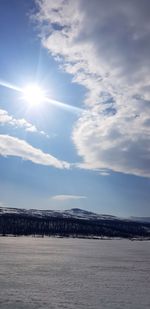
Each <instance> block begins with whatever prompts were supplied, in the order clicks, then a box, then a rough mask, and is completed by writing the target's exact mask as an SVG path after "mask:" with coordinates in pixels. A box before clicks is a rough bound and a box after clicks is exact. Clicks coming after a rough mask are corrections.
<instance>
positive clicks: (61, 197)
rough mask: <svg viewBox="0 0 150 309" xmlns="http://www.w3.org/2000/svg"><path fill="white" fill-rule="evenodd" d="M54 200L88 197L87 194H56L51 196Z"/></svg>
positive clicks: (61, 200)
mask: <svg viewBox="0 0 150 309" xmlns="http://www.w3.org/2000/svg"><path fill="white" fill-rule="evenodd" d="M51 199H52V200H54V201H60V202H63V201H70V200H80V199H86V196H82V195H69V194H66V195H54V196H52V197H51Z"/></svg>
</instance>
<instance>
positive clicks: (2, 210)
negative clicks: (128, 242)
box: [0, 207, 119, 220]
mask: <svg viewBox="0 0 150 309" xmlns="http://www.w3.org/2000/svg"><path fill="white" fill-rule="evenodd" d="M1 214H18V215H26V216H36V217H61V218H78V219H83V220H118V219H119V218H117V217H115V216H111V215H103V214H102V215H101V214H96V213H93V212H90V211H87V210H83V209H79V208H73V209H68V210H64V211H60V210H57V211H55V210H38V209H21V208H10V207H9V208H8V207H0V215H1Z"/></svg>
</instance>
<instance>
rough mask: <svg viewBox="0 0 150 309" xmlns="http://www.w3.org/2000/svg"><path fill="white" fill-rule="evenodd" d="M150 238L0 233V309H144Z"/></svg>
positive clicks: (148, 296)
mask: <svg viewBox="0 0 150 309" xmlns="http://www.w3.org/2000/svg"><path fill="white" fill-rule="evenodd" d="M149 257H150V242H148V241H147V242H146V241H141V242H140V241H129V240H81V239H65V238H64V239H56V238H42V239H41V238H32V237H20V238H15V237H0V308H1V309H35V308H36V309H37V308H38V309H59V308H60V309H105V308H107V309H131V308H132V309H149V308H150V263H149Z"/></svg>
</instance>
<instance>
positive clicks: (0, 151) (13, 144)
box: [0, 134, 70, 169]
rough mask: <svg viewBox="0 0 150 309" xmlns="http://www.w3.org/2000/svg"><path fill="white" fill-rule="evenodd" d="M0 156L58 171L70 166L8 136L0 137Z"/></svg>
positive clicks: (22, 141)
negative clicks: (11, 157) (49, 167)
mask: <svg viewBox="0 0 150 309" xmlns="http://www.w3.org/2000/svg"><path fill="white" fill-rule="evenodd" d="M0 155H1V156H4V157H7V156H15V157H19V158H22V159H23V160H28V161H31V162H33V163H35V164H40V165H45V166H52V167H55V168H59V169H69V168H70V164H69V163H68V162H66V161H61V160H59V159H57V158H55V157H54V156H52V155H50V154H48V153H45V152H43V151H42V150H41V149H38V148H35V147H33V146H32V145H30V144H29V143H27V142H26V141H24V140H21V139H19V138H16V137H12V136H10V135H2V134H1V135H0Z"/></svg>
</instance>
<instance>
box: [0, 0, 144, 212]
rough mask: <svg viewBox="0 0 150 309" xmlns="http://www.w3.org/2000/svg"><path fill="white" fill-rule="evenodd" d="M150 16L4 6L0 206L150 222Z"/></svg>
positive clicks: (51, 4) (118, 1)
mask: <svg viewBox="0 0 150 309" xmlns="http://www.w3.org/2000/svg"><path fill="white" fill-rule="evenodd" d="M149 10H150V2H149V0H143V1H141V0H132V1H130V0H126V1H123V0H112V1H109V0H105V1H104V0H93V1H86V0H76V1H74V0H55V1H52V0H38V1H36V0H1V1H0V206H4V207H20V208H39V209H60V210H63V209H70V208H82V209H86V210H90V211H93V212H97V213H105V214H113V215H117V216H123V217H129V216H150V203H149V202H150V193H149V192H150V78H149V69H150V57H149V55H150V18H149ZM35 85H36V86H35ZM31 92H32V93H31ZM31 94H32V96H31Z"/></svg>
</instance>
